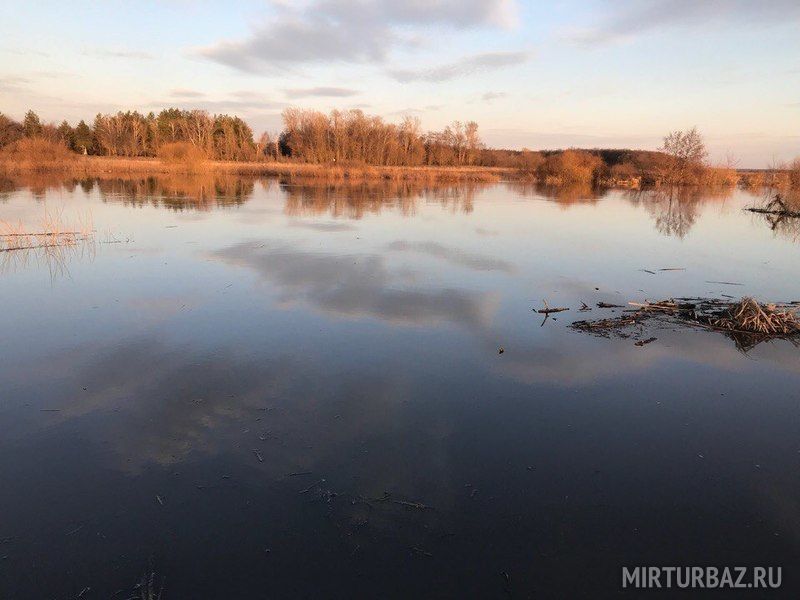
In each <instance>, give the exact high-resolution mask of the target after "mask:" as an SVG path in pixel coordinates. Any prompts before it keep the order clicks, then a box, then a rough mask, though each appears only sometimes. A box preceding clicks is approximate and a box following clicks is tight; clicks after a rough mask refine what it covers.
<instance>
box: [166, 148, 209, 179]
mask: <svg viewBox="0 0 800 600" xmlns="http://www.w3.org/2000/svg"><path fill="white" fill-rule="evenodd" d="M158 158H159V159H160V160H161V162H163V163H164V164H165V165H168V166H170V167H176V168H181V169H185V170H186V171H189V172H197V171H200V170H202V169H203V166H204V164H205V162H206V161H207V160H208V157H207V156H206V153H205V152H203V151H202V150H201V149H200V148H198V147H197V146H195V145H194V144H190V143H189V142H172V143H169V144H164V145H163V146H161V147H160V148H159V149H158Z"/></svg>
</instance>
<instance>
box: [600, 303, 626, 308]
mask: <svg viewBox="0 0 800 600" xmlns="http://www.w3.org/2000/svg"><path fill="white" fill-rule="evenodd" d="M597 308H625V307H624V306H622V305H621V304H609V303H608V302H598V303H597Z"/></svg>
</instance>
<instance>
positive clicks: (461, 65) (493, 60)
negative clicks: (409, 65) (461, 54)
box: [389, 52, 530, 83]
mask: <svg viewBox="0 0 800 600" xmlns="http://www.w3.org/2000/svg"><path fill="white" fill-rule="evenodd" d="M529 58H530V54H528V53H527V52H486V53H484V54H476V55H474V56H468V57H466V58H463V59H461V60H459V61H456V62H453V63H449V64H446V65H441V66H438V67H432V68H430V69H392V70H390V71H389V74H390V75H391V76H392V77H393V78H394V79H396V80H397V81H399V82H401V83H408V82H411V81H431V82H439V81H447V80H449V79H454V78H456V77H463V76H465V75H471V74H473V73H477V72H479V71H487V70H494V69H499V68H502V67H509V66H513V65H519V64H522V63H524V62H526V61H527V60H528V59H529Z"/></svg>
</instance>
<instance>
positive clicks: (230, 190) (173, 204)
mask: <svg viewBox="0 0 800 600" xmlns="http://www.w3.org/2000/svg"><path fill="white" fill-rule="evenodd" d="M6 181H7V182H8V183H6V184H5V185H4V183H3V182H6ZM254 185H255V178H253V177H243V176H239V175H232V174H228V173H204V174H193V175H189V174H181V173H170V174H159V175H153V176H140V175H130V176H119V175H116V176H113V177H86V178H75V177H65V176H64V175H58V174H53V173H24V174H19V175H17V174H15V175H14V176H13V178H12V179H8V180H5V179H3V180H2V182H0V193H2V190H3V189H5V186H7V187H8V188H9V189H10V190H15V189H19V188H27V189H28V190H29V191H30V193H31V195H33V196H34V197H35V198H44V196H45V193H46V192H47V191H48V190H66V191H68V192H70V193H72V192H74V191H75V190H76V189H78V187H80V189H81V190H82V191H83V192H84V193H85V194H89V193H91V192H92V191H93V190H95V189H97V190H98V191H99V192H100V197H101V198H102V200H103V201H104V202H122V203H123V204H125V205H131V206H142V205H145V204H151V205H153V206H165V207H168V208H172V209H174V210H184V209H194V210H209V209H211V208H213V207H214V206H228V205H239V204H244V203H245V202H247V200H249V198H250V197H251V196H252V194H253V189H254Z"/></svg>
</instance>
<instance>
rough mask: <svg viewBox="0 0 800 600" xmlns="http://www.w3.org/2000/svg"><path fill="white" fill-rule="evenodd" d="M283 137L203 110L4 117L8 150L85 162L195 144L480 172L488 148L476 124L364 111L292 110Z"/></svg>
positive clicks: (238, 153)
mask: <svg viewBox="0 0 800 600" xmlns="http://www.w3.org/2000/svg"><path fill="white" fill-rule="evenodd" d="M283 122H284V128H283V130H282V131H281V133H280V134H279V135H276V136H270V135H269V134H266V133H265V134H263V135H261V137H259V138H258V140H256V139H255V138H254V136H253V131H252V129H251V128H250V127H249V126H248V125H247V123H245V122H244V121H243V120H242V119H241V118H239V117H236V116H230V115H211V114H209V113H208V112H206V111H203V110H182V109H178V108H167V109H164V110H162V111H161V112H159V113H157V114H156V113H154V112H150V113H148V114H142V113H140V112H138V111H127V112H117V113H116V114H98V115H97V116H96V117H95V119H94V121H93V122H92V123H91V124H89V123H87V122H86V121H83V120H82V121H80V122H78V123H77V125H74V126H73V125H70V124H69V123H68V122H67V121H62V122H61V124H60V125H56V124H54V123H43V122H42V121H41V119H40V118H39V116H38V115H37V114H36V113H35V112H34V111H32V110H29V111H28V112H27V113H26V114H25V117H24V118H23V120H22V122H17V121H15V120H13V119H11V118H10V117H8V116H6V115H3V114H2V113H0V148H3V147H4V146H8V145H10V144H13V143H14V142H17V141H19V140H21V139H26V138H34V139H45V140H48V141H50V142H54V143H58V144H61V145H63V146H65V147H67V148H69V149H70V150H72V151H74V152H76V153H78V154H85V155H97V156H120V157H155V156H159V151H160V150H161V149H162V148H163V147H165V146H166V145H167V144H175V143H183V144H189V145H191V146H192V147H193V148H195V149H197V150H199V151H200V152H201V153H202V155H203V156H205V157H207V158H210V159H214V160H230V161H249V160H264V159H273V160H280V159H294V160H298V161H301V162H310V163H358V164H369V165H389V166H417V165H441V166H445V165H472V164H478V163H479V158H480V152H481V150H482V148H483V144H482V143H481V140H480V137H479V136H478V125H477V123H475V122H472V121H470V122H467V123H462V122H459V121H455V122H454V123H452V124H451V125H449V126H447V127H445V128H444V129H443V130H441V131H434V132H423V131H422V127H421V124H420V121H419V119H418V118H415V117H405V118H404V119H403V120H402V121H401V122H400V123H399V124H395V123H388V122H386V121H384V120H383V119H382V118H381V117H379V116H372V115H367V114H365V113H364V112H362V111H360V110H348V111H338V110H334V111H332V112H331V113H329V114H324V113H322V112H319V111H315V110H305V109H299V108H288V109H286V110H285V111H284V113H283Z"/></svg>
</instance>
